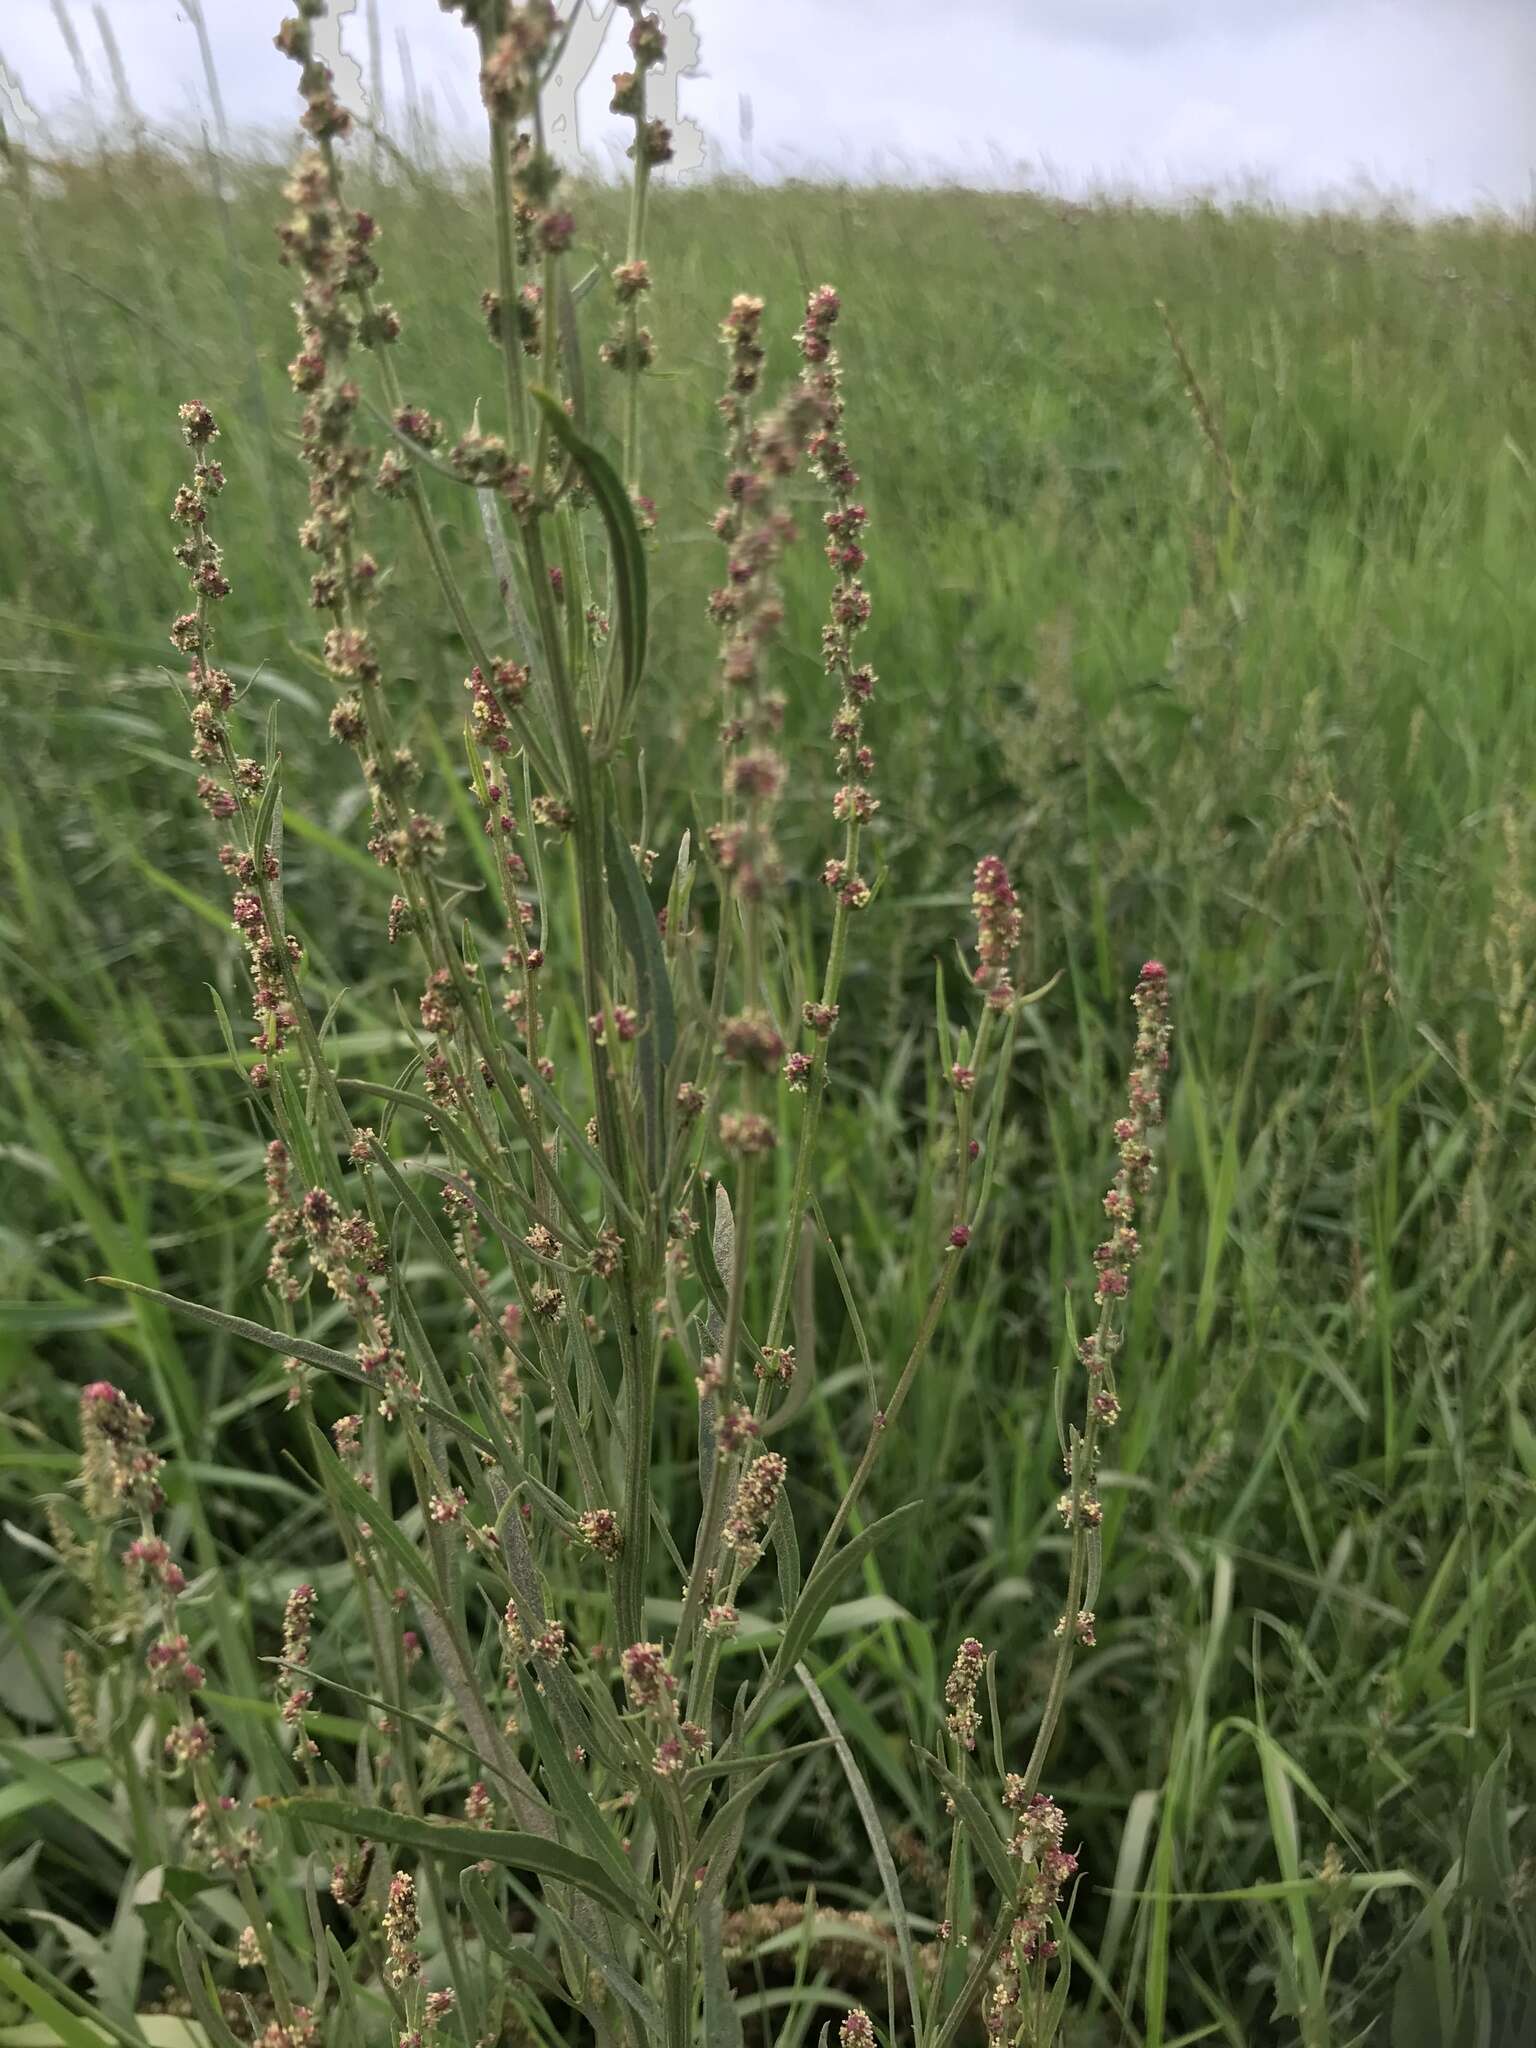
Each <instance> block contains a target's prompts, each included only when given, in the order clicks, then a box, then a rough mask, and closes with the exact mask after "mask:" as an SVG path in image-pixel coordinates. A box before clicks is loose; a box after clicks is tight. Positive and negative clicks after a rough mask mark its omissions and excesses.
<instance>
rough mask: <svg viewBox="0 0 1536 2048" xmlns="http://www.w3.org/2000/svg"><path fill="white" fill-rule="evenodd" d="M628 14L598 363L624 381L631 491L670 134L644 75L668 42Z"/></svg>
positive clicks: (637, 0)
mask: <svg viewBox="0 0 1536 2048" xmlns="http://www.w3.org/2000/svg"><path fill="white" fill-rule="evenodd" d="M624 5H625V6H626V8H627V9H628V10H629V16H630V21H631V27H630V32H629V48H630V54H631V55H632V57H633V58H634V69H633V70H632V71H619V72H616V73H615V74H614V80H613V100H612V103H611V105H612V110H613V112H614V113H616V114H628V115H629V116H630V118H631V119H632V120H633V122H634V125H635V139H634V142H633V144H632V145H631V147H630V151H629V156H630V161H631V163H633V165H634V167H635V168H634V175H633V177H632V178H631V180H630V194H629V231H628V235H627V238H626V241H625V248H624V261H623V262H622V263H621V264H620V265H619V267H618V268H617V269H616V270H615V271H614V273H613V278H612V283H613V291H614V297H615V299H616V301H617V303H618V306H619V309H620V329H619V332H618V333H617V334H616V335H615V336H614V337H613V338H612V339H611V340H610V341H609V342H607V343H605V344H604V349H603V360H604V361H605V362H607V363H609V364H610V365H611V366H612V367H613V368H615V369H617V370H620V371H622V373H623V376H624V441H623V446H624V455H623V466H624V481H625V483H626V485H627V486H628V487H629V489H630V491H631V492H632V493H633V492H637V491H638V490H639V488H640V378H641V374H642V372H644V371H645V370H648V369H649V368H650V366H651V363H652V361H653V360H654V348H653V344H652V341H651V336H650V334H649V332H648V331H647V330H646V329H645V328H644V327H642V326H641V325H640V306H641V301H642V299H643V297H644V296H646V295H647V294H648V293H649V292H650V289H651V273H650V269H649V266H648V265H647V263H646V261H645V209H646V199H647V196H648V195H649V192H650V186H651V171H652V169H653V168H654V167H656V166H657V165H659V164H664V163H667V162H669V161H670V160H671V156H672V134H671V131H670V129H668V128H667V127H666V125H665V124H664V123H663V122H661V121H652V120H649V119H648V118H647V116H646V94H645V81H646V73H647V72H649V71H652V70H654V69H655V68H656V67H657V66H658V65H660V64H661V63H662V62H663V61H664V60H665V57H666V52H667V41H666V37H665V36H664V35H663V33H662V28H661V22H660V20H659V18H658V17H657V16H656V15H654V14H647V13H645V12H644V10H643V7H642V4H641V0H624Z"/></svg>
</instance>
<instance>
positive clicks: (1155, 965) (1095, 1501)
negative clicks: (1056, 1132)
mask: <svg viewBox="0 0 1536 2048" xmlns="http://www.w3.org/2000/svg"><path fill="white" fill-rule="evenodd" d="M1131 1001H1132V1003H1133V1004H1134V1006H1135V1009H1136V1050H1135V1055H1134V1060H1133V1064H1132V1067H1131V1074H1130V1081H1129V1084H1128V1087H1127V1098H1128V1100H1127V1107H1128V1114H1127V1115H1126V1116H1123V1117H1121V1118H1120V1120H1119V1121H1118V1122H1117V1123H1116V1125H1115V1142H1116V1144H1117V1145H1118V1147H1119V1151H1120V1166H1119V1171H1118V1172H1117V1173H1116V1175H1115V1178H1114V1181H1113V1182H1112V1183H1111V1185H1110V1188H1109V1192H1108V1193H1107V1194H1106V1195H1105V1197H1104V1213H1105V1215H1106V1216H1107V1217H1108V1218H1109V1220H1110V1223H1111V1226H1112V1228H1111V1230H1110V1234H1109V1236H1108V1238H1107V1239H1106V1240H1105V1241H1104V1242H1103V1243H1102V1244H1101V1245H1100V1246H1099V1247H1098V1249H1097V1250H1096V1251H1095V1253H1094V1263H1095V1265H1096V1266H1097V1268H1098V1279H1097V1281H1096V1282H1095V1286H1094V1297H1095V1300H1096V1302H1097V1305H1098V1311H1099V1314H1098V1324H1097V1327H1096V1328H1095V1330H1094V1331H1093V1332H1092V1334H1091V1335H1089V1336H1087V1337H1085V1338H1084V1339H1083V1341H1082V1343H1081V1344H1080V1345H1079V1346H1078V1357H1079V1359H1080V1361H1081V1363H1082V1365H1083V1368H1084V1370H1085V1372H1086V1374H1087V1377H1088V1392H1087V1400H1086V1412H1085V1416H1084V1421H1083V1426H1082V1429H1081V1430H1076V1429H1074V1430H1073V1431H1072V1433H1071V1439H1070V1444H1069V1448H1068V1453H1067V1478H1068V1482H1069V1489H1068V1492H1067V1493H1066V1494H1064V1495H1063V1497H1062V1500H1061V1503H1060V1505H1061V1510H1062V1514H1063V1516H1064V1517H1065V1519H1066V1522H1067V1526H1068V1528H1069V1529H1070V1530H1071V1533H1072V1549H1071V1559H1070V1563H1069V1566H1068V1574H1067V1604H1066V1608H1065V1610H1064V1611H1063V1613H1062V1615H1061V1618H1060V1620H1059V1621H1058V1623H1057V1625H1056V1627H1057V1637H1058V1647H1057V1651H1056V1661H1055V1666H1054V1668H1053V1670H1052V1673H1051V1684H1050V1690H1049V1692H1048V1693H1047V1695H1046V1702H1045V1707H1044V1710H1043V1711H1042V1713H1041V1716H1040V1727H1039V1730H1038V1732H1037V1733H1036V1736H1035V1745H1034V1748H1033V1750H1032V1751H1031V1753H1030V1759H1029V1763H1028V1765H1027V1767H1026V1769H1025V1772H1024V1787H1025V1792H1026V1795H1027V1796H1033V1794H1034V1793H1035V1792H1036V1790H1037V1789H1038V1787H1039V1782H1040V1773H1041V1771H1042V1770H1043V1769H1044V1767H1045V1759H1046V1756H1047V1755H1048V1753H1049V1751H1050V1746H1051V1740H1052V1737H1053V1736H1054V1735H1055V1733H1056V1724H1057V1722H1058V1721H1059V1719H1060V1718H1061V1709H1062V1703H1063V1701H1064V1700H1065V1698H1066V1689H1067V1680H1068V1678H1069V1677H1070V1675H1071V1671H1072V1660H1073V1657H1074V1654H1075V1652H1076V1650H1077V1649H1078V1647H1079V1646H1082V1647H1083V1648H1085V1649H1091V1648H1092V1647H1093V1645H1094V1641H1095V1633H1094V1615H1093V1612H1092V1609H1091V1608H1090V1607H1088V1606H1087V1605H1086V1604H1085V1602H1084V1590H1085V1588H1086V1586H1087V1585H1088V1579H1089V1561H1090V1557H1091V1556H1094V1555H1096V1554H1097V1547H1098V1532H1099V1525H1100V1523H1101V1522H1102V1521H1103V1509H1102V1507H1101V1505H1100V1503H1099V1498H1098V1493H1097V1490H1096V1479H1097V1472H1098V1455H1099V1437H1100V1433H1101V1432H1102V1431H1105V1430H1109V1429H1113V1428H1114V1426H1115V1425H1116V1423H1117V1422H1118V1421H1119V1419H1120V1401H1119V1397H1118V1395H1117V1394H1116V1392H1115V1386H1114V1360H1115V1356H1116V1354H1117V1353H1118V1352H1119V1350H1120V1346H1121V1343H1122V1341H1123V1323H1124V1314H1125V1301H1126V1298H1127V1296H1128V1295H1129V1293H1130V1287H1131V1271H1132V1267H1133V1266H1134V1264H1135V1261H1136V1259H1137V1258H1138V1257H1139V1255H1140V1252H1141V1241H1140V1238H1139V1237H1138V1235H1137V1232H1136V1228H1135V1217H1136V1205H1137V1203H1138V1201H1139V1200H1141V1199H1143V1198H1144V1197H1145V1196H1146V1195H1147V1194H1148V1193H1149V1192H1150V1189H1151V1186H1152V1180H1153V1176H1154V1174H1155V1172H1156V1170H1157V1169H1156V1164H1155V1162H1154V1160H1153V1157H1152V1150H1151V1147H1150V1145H1149V1144H1148V1142H1147V1138H1148V1133H1149V1132H1150V1131H1151V1130H1152V1129H1153V1128H1154V1127H1155V1126H1156V1125H1157V1124H1160V1123H1161V1122H1162V1119H1163V1102H1162V1085H1163V1076H1164V1074H1165V1073H1166V1072H1167V1070H1168V1047H1169V1042H1170V1040H1171V1038H1172V1036H1173V1026H1172V1024H1171V1023H1170V1022H1169V1017H1168V971H1167V969H1166V968H1165V967H1164V966H1163V965H1162V963H1161V961H1158V960H1149V961H1148V962H1147V963H1146V965H1145V966H1144V967H1143V968H1142V970H1141V974H1140V977H1139V979H1138V980H1137V983H1136V988H1135V992H1134V994H1133V995H1132V997H1131Z"/></svg>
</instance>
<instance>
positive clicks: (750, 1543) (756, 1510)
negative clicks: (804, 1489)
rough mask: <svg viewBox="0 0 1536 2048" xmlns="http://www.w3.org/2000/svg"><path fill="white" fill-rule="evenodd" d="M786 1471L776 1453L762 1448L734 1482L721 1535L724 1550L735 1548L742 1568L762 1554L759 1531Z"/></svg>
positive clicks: (773, 1505) (761, 1529) (765, 1522)
mask: <svg viewBox="0 0 1536 2048" xmlns="http://www.w3.org/2000/svg"><path fill="white" fill-rule="evenodd" d="M788 1473H789V1467H788V1466H787V1465H786V1463H785V1461H784V1459H783V1458H782V1456H781V1455H780V1454H779V1452H777V1451H764V1452H763V1453H762V1455H761V1456H760V1457H756V1458H754V1459H753V1460H752V1462H751V1464H750V1465H748V1466H747V1467H746V1468H745V1470H744V1471H743V1472H742V1475H741V1477H740V1478H739V1479H738V1480H737V1482H736V1490H735V1492H734V1493H733V1494H732V1496H731V1505H730V1510H729V1512H728V1513H727V1515H726V1518H725V1529H724V1531H723V1534H724V1540H725V1544H726V1547H727V1549H729V1550H733V1551H735V1553H736V1556H737V1557H738V1558H739V1559H740V1561H741V1564H742V1567H743V1569H747V1568H749V1567H751V1566H752V1565H754V1564H755V1563H756V1562H757V1560H758V1559H759V1558H760V1557H761V1556H762V1554H763V1546H762V1535H763V1530H764V1529H765V1527H766V1526H767V1523H768V1518H769V1516H770V1515H771V1514H772V1513H773V1510H774V1508H775V1506H776V1505H777V1504H778V1499H779V1495H780V1494H781V1493H782V1492H783V1490H784V1481H785V1479H786V1478H787V1476H788Z"/></svg>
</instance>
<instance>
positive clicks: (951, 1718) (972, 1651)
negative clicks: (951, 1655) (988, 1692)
mask: <svg viewBox="0 0 1536 2048" xmlns="http://www.w3.org/2000/svg"><path fill="white" fill-rule="evenodd" d="M986 1663H987V1653H986V1651H985V1650H984V1649H983V1648H982V1646H981V1644H980V1643H979V1642H978V1641H977V1640H976V1638H975V1636H967V1637H966V1639H965V1641H964V1642H963V1643H962V1644H961V1645H960V1648H959V1649H958V1650H957V1651H956V1653H955V1662H954V1667H953V1669H952V1670H951V1671H950V1674H949V1676H948V1678H946V1679H945V1681H944V1704H945V1706H946V1707H947V1708H948V1709H949V1712H948V1714H947V1716H946V1723H947V1726H948V1728H949V1732H950V1734H951V1735H953V1736H954V1738H955V1740H956V1742H958V1743H959V1744H960V1746H961V1748H962V1749H974V1748H975V1747H976V1736H977V1734H978V1732H979V1730H980V1728H981V1716H980V1714H979V1713H978V1712H977V1710H976V1688H977V1687H978V1685H980V1683H981V1674H982V1672H983V1671H984V1670H985V1669H986Z"/></svg>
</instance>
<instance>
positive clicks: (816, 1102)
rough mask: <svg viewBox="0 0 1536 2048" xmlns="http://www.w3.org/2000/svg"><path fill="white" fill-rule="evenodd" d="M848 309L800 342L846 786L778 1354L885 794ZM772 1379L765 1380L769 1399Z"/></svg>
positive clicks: (834, 304)
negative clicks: (819, 492) (846, 385)
mask: <svg viewBox="0 0 1536 2048" xmlns="http://www.w3.org/2000/svg"><path fill="white" fill-rule="evenodd" d="M840 311H841V303H840V301H839V299H838V296H837V293H836V292H835V291H834V290H833V288H832V287H831V285H829V284H824V285H821V286H819V287H818V288H817V289H816V290H815V291H813V292H812V293H811V295H810V297H809V298H808V299H807V301H806V308H805V321H804V324H803V325H802V326H801V328H800V331H799V334H798V335H797V337H796V340H797V342H798V344H799V348H800V352H801V355H802V356H803V357H804V360H805V372H804V379H803V381H804V383H805V386H806V388H807V389H808V390H809V391H810V392H811V393H812V394H813V396H814V398H815V400H816V404H817V407H818V409H819V412H820V422H819V424H818V426H817V429H816V432H815V433H814V434H813V435H812V436H811V440H810V445H809V448H808V451H807V452H808V454H809V457H810V461H811V466H812V467H813V468H814V469H815V471H816V473H817V474H818V476H819V477H820V478H821V481H822V483H823V485H824V486H825V488H826V490H827V492H828V494H829V495H830V497H831V500H832V505H831V509H830V510H829V511H828V512H827V513H826V514H825V516H824V520H823V524H824V525H825V528H826V533H827V543H826V556H827V561H828V562H829V564H830V565H831V567H832V570H833V574H834V584H833V590H832V601H831V613H832V616H831V619H830V622H829V623H828V624H827V626H826V627H825V628H824V629H823V632H822V661H823V665H824V667H825V669H826V672H827V674H828V675H829V676H831V677H832V678H833V679H834V680H835V681H836V683H837V686H838V699H839V701H838V706H837V712H836V715H835V716H834V718H833V721H832V738H833V741H834V744H835V746H836V750H837V769H838V774H839V776H840V777H841V783H840V786H839V788H838V791H837V795H836V797H835V798H834V799H833V815H834V817H835V818H836V819H837V820H838V821H839V822H840V823H841V824H842V826H843V852H842V857H841V859H837V860H829V861H828V862H827V864H826V866H825V867H824V868H823V870H822V877H821V879H822V883H823V885H824V886H825V887H826V888H827V889H828V890H829V891H830V893H831V896H832V901H833V909H832V935H831V939H830V941H829V943H828V947H827V964H826V972H825V974H824V976H823V979H822V987H821V995H820V998H819V1000H816V1001H812V1002H807V1003H806V1005H805V1009H804V1012H803V1016H802V1023H803V1024H804V1026H805V1029H806V1031H807V1032H808V1033H809V1035H810V1040H811V1051H810V1053H809V1054H806V1053H805V1052H803V1051H799V1052H793V1053H791V1054H790V1055H789V1057H788V1058H787V1059H786V1061H785V1063H784V1072H785V1077H786V1079H787V1080H788V1081H789V1085H790V1087H791V1088H792V1089H795V1090H800V1089H803V1090H804V1091H805V1103H804V1107H803V1109H802V1111H801V1115H800V1131H799V1136H798V1139H797V1142H796V1147H795V1173H794V1182H793V1186H792V1190H791V1194H790V1205H789V1217H790V1227H789V1229H788V1230H786V1232H785V1233H784V1238H783V1242H782V1245H781V1247H780V1252H779V1261H778V1267H777V1271H776V1273H775V1275H774V1285H773V1295H772V1300H771V1304H770V1308H769V1314H768V1332H767V1336H766V1338H765V1340H764V1342H765V1348H767V1349H768V1350H777V1349H778V1348H779V1347H780V1346H781V1345H782V1343H783V1340H784V1325H785V1321H786V1319H787V1317H788V1313H789V1293H790V1286H791V1283H792V1280H793V1277H794V1262H795V1257H796V1254H797V1251H798V1231H797V1229H796V1224H797V1222H798V1219H799V1218H800V1217H801V1216H803V1215H804V1213H805V1207H806V1202H807V1200H808V1198H809V1194H810V1177H811V1166H812V1162H813V1160H814V1158H815V1152H816V1139H817V1134H818V1132H819V1130H820V1126H821V1109H822V1102H823V1098H824V1097H825V1094H826V1086H827V1053H828V1046H829V1042H830V1039H831V1035H832V1032H833V1030H834V1029H835V1027H836V1024H837V1018H838V999H839V996H840V995H841V993H842V981H843V965H844V960H845V957H846V953H847V945H848V925H849V921H850V919H851V918H852V917H853V916H855V915H856V914H857V913H858V912H859V911H861V910H863V909H864V908H865V907H866V905H867V904H868V903H869V901H870V896H871V891H870V888H869V885H868V884H867V883H866V882H865V881H864V879H863V877H862V876H861V875H860V873H859V841H860V835H861V832H862V829H863V827H864V826H865V824H867V823H868V821H869V820H870V819H871V818H872V817H873V816H874V814H875V812H876V811H877V810H878V809H879V807H880V806H879V799H878V798H877V797H876V796H875V795H874V794H873V792H872V791H871V789H870V788H869V786H868V778H869V777H870V776H871V775H872V774H873V772H874V765H875V763H874V754H873V752H872V750H871V749H870V747H869V745H868V744H867V742H866V740H865V738H864V732H863V719H864V707H865V705H866V704H868V702H869V701H870V699H871V698H872V697H873V695H874V691H875V684H876V681H877V678H876V675H875V671H874V670H873V669H872V668H871V667H870V666H869V664H868V663H867V662H866V663H862V664H861V663H858V662H856V660H855V653H854V643H855V641H856V640H857V638H858V636H859V634H860V633H861V632H862V631H863V629H864V627H865V626H866V624H867V623H868V621H869V614H870V603H869V596H868V593H867V592H866V591H865V589H864V586H863V584H862V582H861V581H860V580H859V571H860V570H861V569H862V568H863V566H864V561H865V556H864V549H863V546H862V536H863V531H864V527H865V524H866V521H867V518H868V515H867V513H866V512H865V509H864V506H863V505H862V504H861V503H859V502H858V501H857V499H856V497H855V495H854V494H855V493H856V492H857V490H858V487H859V475H858V471H857V470H856V469H855V468H854V467H853V465H852V463H851V462H850V461H849V458H848V451H847V448H846V446H845V445H844V442H843V440H842V419H843V396H842V365H841V363H840V361H839V358H838V354H837V351H836V350H835V349H834V348H833V347H832V344H831V341H830V340H829V338H828V337H829V335H830V333H831V330H832V327H833V325H834V324H835V322H836V320H837V318H838V315H839V313H840ZM767 1385H768V1383H767V1382H766V1381H765V1382H764V1397H765V1398H766V1393H767Z"/></svg>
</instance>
